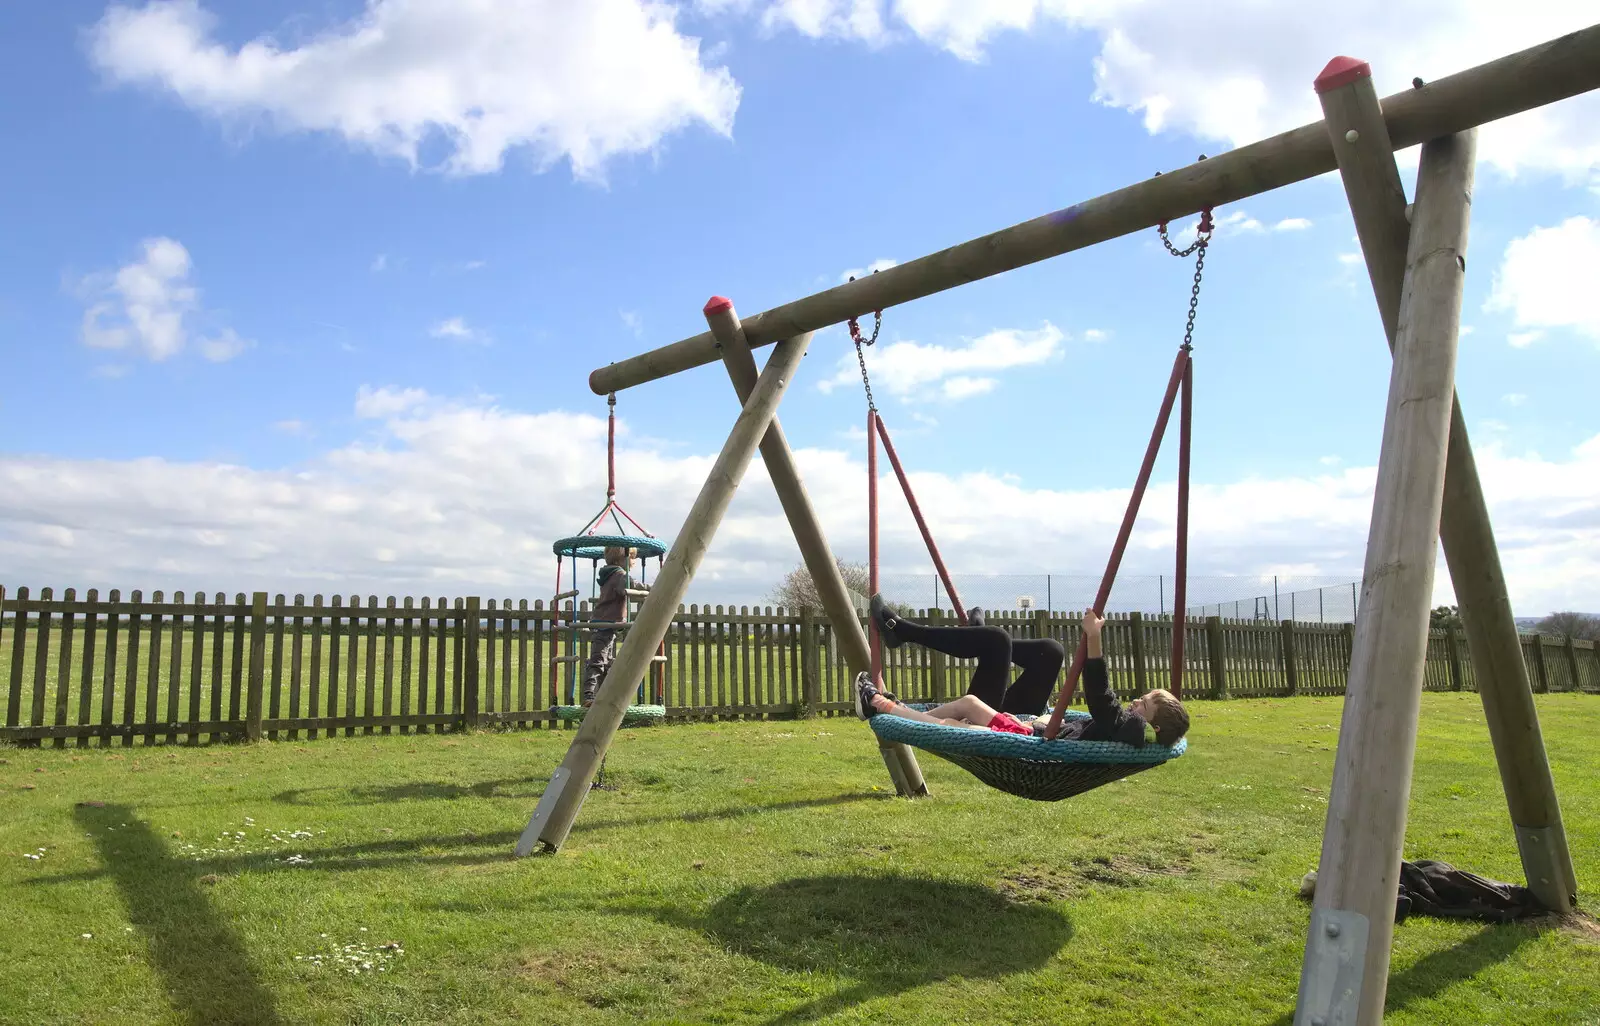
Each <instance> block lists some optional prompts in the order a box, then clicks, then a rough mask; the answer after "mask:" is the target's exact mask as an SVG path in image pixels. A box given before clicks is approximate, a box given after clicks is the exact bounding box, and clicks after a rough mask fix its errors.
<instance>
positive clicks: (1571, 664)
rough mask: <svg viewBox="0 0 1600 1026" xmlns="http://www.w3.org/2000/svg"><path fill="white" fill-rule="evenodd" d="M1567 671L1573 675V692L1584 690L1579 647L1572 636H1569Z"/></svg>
mask: <svg viewBox="0 0 1600 1026" xmlns="http://www.w3.org/2000/svg"><path fill="white" fill-rule="evenodd" d="M1566 647H1567V671H1568V672H1569V673H1571V674H1572V690H1573V691H1582V690H1583V677H1582V676H1580V675H1579V673H1578V646H1577V645H1576V644H1575V643H1574V642H1573V640H1572V635H1571V634H1568V635H1567V645H1566Z"/></svg>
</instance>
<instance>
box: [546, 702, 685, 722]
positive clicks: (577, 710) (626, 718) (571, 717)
mask: <svg viewBox="0 0 1600 1026" xmlns="http://www.w3.org/2000/svg"><path fill="white" fill-rule="evenodd" d="M552 711H553V712H554V713H555V714H556V719H558V720H565V721H566V722H568V723H581V722H582V721H583V714H584V713H586V712H588V711H589V710H588V709H585V708H584V707H583V706H581V705H558V706H556V707H555V708H554V709H553V710H552ZM666 719H667V707H666V706H664V705H630V706H628V708H627V710H626V711H625V712H623V714H622V725H623V726H624V727H652V726H655V725H656V724H658V723H665V722H666Z"/></svg>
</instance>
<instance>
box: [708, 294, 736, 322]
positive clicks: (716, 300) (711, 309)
mask: <svg viewBox="0 0 1600 1026" xmlns="http://www.w3.org/2000/svg"><path fill="white" fill-rule="evenodd" d="M732 306H733V300H731V299H729V298H728V297H727V296H712V297H711V298H710V299H708V300H706V308H705V310H704V311H703V312H704V313H705V315H706V316H707V317H709V316H711V315H712V314H714V313H721V312H722V311H724V310H727V309H730V308H732Z"/></svg>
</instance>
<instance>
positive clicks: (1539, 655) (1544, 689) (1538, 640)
mask: <svg viewBox="0 0 1600 1026" xmlns="http://www.w3.org/2000/svg"><path fill="white" fill-rule="evenodd" d="M1533 665H1534V668H1535V669H1537V670H1538V671H1539V681H1538V683H1537V684H1535V685H1534V689H1533V690H1534V691H1536V692H1538V693H1539V694H1541V695H1548V694H1549V693H1550V670H1549V668H1548V667H1546V666H1545V664H1544V635H1543V634H1535V635H1534V636H1533Z"/></svg>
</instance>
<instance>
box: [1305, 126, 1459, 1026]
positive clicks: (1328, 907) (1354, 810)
mask: <svg viewBox="0 0 1600 1026" xmlns="http://www.w3.org/2000/svg"><path fill="white" fill-rule="evenodd" d="M1475 143H1476V139H1475V136H1474V134H1473V133H1470V132H1469V133H1464V134H1462V135H1458V136H1453V137H1446V138H1442V139H1436V140H1433V141H1432V142H1429V143H1427V144H1425V145H1424V146H1423V150H1422V164H1421V168H1420V170H1419V172H1418V185H1417V199H1416V206H1415V214H1414V217H1413V221H1412V230H1411V241H1410V247H1409V250H1408V253H1407V266H1406V274H1405V287H1404V289H1403V292H1402V299H1401V314H1400V320H1399V324H1400V331H1399V335H1398V337H1397V338H1396V340H1395V359H1394V368H1393V372H1392V374H1391V376H1390V380H1389V397H1388V404H1387V407H1386V414H1385V417H1384V426H1383V442H1382V446H1381V448H1380V450H1379V456H1378V480H1377V485H1376V488H1375V489H1374V498H1373V507H1372V521H1371V528H1370V531H1369V533H1368V539H1367V556H1366V562H1365V566H1364V573H1363V575H1362V576H1363V580H1364V581H1365V582H1366V584H1365V586H1364V589H1365V590H1364V601H1363V608H1364V609H1366V610H1367V611H1368V615H1365V616H1363V617H1362V618H1361V619H1360V620H1359V621H1358V622H1357V624H1356V633H1355V651H1354V654H1353V658H1352V660H1351V667H1350V683H1349V688H1348V694H1347V697H1346V699H1345V706H1344V716H1343V721H1342V723H1341V726H1340V731H1339V748H1338V752H1337V754H1336V756H1335V760H1334V771H1333V788H1332V792H1331V794H1330V797H1329V801H1328V815H1327V823H1326V827H1325V829H1324V832H1323V840H1322V857H1321V860H1320V862H1319V863H1318V877H1317V890H1316V898H1315V904H1314V905H1313V908H1312V914H1311V926H1310V931H1309V935H1308V938H1307V943H1306V951H1305V959H1304V962H1303V964H1302V968H1301V976H1300V998H1299V1003H1298V1005H1297V1006H1296V1009H1295V1018H1294V1022H1295V1024H1296V1026H1311V1024H1312V1023H1313V1022H1319V1021H1320V1022H1323V1023H1330V1024H1331V1023H1341V1024H1349V1026H1380V1024H1381V1023H1382V1020H1383V1005H1384V996H1385V994H1386V992H1387V984H1388V973H1389V951H1390V942H1391V938H1392V936H1393V930H1394V902H1395V893H1396V890H1397V888H1398V884H1399V870H1400V856H1401V846H1402V844H1403V842H1404V840H1405V825H1406V803H1407V801H1408V800H1409V798H1410V794H1411V767H1412V763H1413V761H1414V758H1415V755H1416V736H1417V713H1418V709H1419V707H1420V705H1421V700H1422V675H1423V664H1424V661H1425V659H1426V657H1427V645H1428V606H1429V600H1430V599H1431V597H1432V593H1433V571H1434V553H1435V550H1436V549H1437V547H1438V534H1439V508H1440V505H1441V503H1442V502H1443V498H1444V468H1445V449H1446V445H1447V443H1448V439H1449V431H1450V409H1451V397H1452V395H1453V393H1454V386H1455V357H1456V336H1457V333H1458V330H1459V327H1460V320H1461V294H1462V285H1463V280H1464V278H1465V266H1466V263H1465V258H1464V252H1465V249H1466V238H1467V221H1468V217H1469V209H1470V196H1471V190H1472V180H1473V158H1474V151H1475V149H1476V146H1475Z"/></svg>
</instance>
